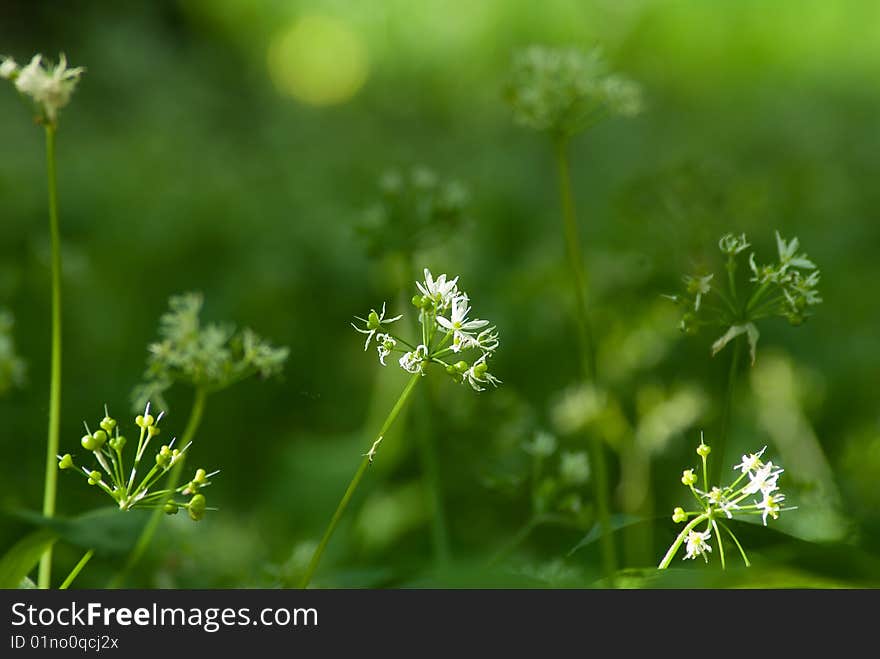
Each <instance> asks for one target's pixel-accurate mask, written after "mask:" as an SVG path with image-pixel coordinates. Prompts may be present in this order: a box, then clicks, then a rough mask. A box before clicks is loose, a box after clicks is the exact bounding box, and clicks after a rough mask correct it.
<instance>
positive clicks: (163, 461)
mask: <svg viewBox="0 0 880 659" xmlns="http://www.w3.org/2000/svg"><path fill="white" fill-rule="evenodd" d="M170 462H171V449H170V448H169V447H168V445H167V444H166V445H165V446H163V447H162V448H160V449H159V452H158V453H157V454H156V464H157V465H159V466H160V467H167V466H168V465H169V463H170Z"/></svg>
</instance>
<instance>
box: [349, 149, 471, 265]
mask: <svg viewBox="0 0 880 659" xmlns="http://www.w3.org/2000/svg"><path fill="white" fill-rule="evenodd" d="M469 197H470V193H469V192H468V189H467V188H466V187H465V185H464V184H463V183H461V182H460V181H457V180H454V179H453V180H444V179H442V178H441V177H440V176H439V175H438V174H436V173H435V172H434V171H433V170H431V169H429V168H427V167H424V166H416V167H413V168H411V169H409V170H405V171H401V170H399V169H393V170H389V171H387V172H385V173H384V174H383V175H382V176H381V178H380V179H379V198H378V200H377V201H376V202H375V203H374V204H373V205H372V206H370V208H369V209H367V211H366V213H365V214H364V216H363V218H362V219H361V220H360V221H359V223H358V224H357V226H356V227H355V230H356V231H357V232H358V233H359V234H360V235H361V236H362V237H363V239H364V240H365V242H366V246H367V250H368V251H369V253H370V254H371V255H374V256H378V255H383V254H389V253H398V254H400V253H402V254H412V253H413V252H414V251H416V250H418V249H421V248H423V247H428V246H432V245H436V244H438V241H440V240H441V239H442V238H444V237H446V236H449V235H453V234H454V233H455V232H456V231H458V229H459V227H460V226H461V225H462V223H463V222H464V221H465V217H466V213H467V207H468V204H469Z"/></svg>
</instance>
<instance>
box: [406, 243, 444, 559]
mask: <svg viewBox="0 0 880 659" xmlns="http://www.w3.org/2000/svg"><path fill="white" fill-rule="evenodd" d="M399 263H400V267H399V269H398V270H399V276H398V280H399V281H398V282H397V284H398V289H399V290H401V291H405V290H407V289H408V288H409V284H410V277H411V276H412V275H413V273H415V272H416V265H415V262H414V259H413V255H412V254H408V255H407V256H404V257H403V258H401V259H400V260H399ZM402 298H403V299H402V304H401V307H405V306H406V305H407V303H408V302H409V300H407V299H406V296H405V295H403V296H402ZM418 325H419V323H418V320H415V318H414V320H413V322H412V328H413V330H414V331H415V332H416V334H418V333H419V331H420V328H419V327H418ZM414 404H415V405H416V406H417V407H416V414H415V418H413V419H412V424H413V426H414V430H415V434H416V439H417V440H418V444H419V449H420V450H419V457H420V459H421V463H422V472H423V475H424V478H425V481H426V485H427V486H428V490H429V492H430V497H431V508H432V510H431V513H432V515H431V544H432V546H433V550H434V559H435V562H436V563H438V564H440V565H444V564H446V563H448V562H449V556H450V548H449V531H448V527H447V523H446V508H445V506H444V502H443V488H442V483H441V479H440V460H439V457H438V451H437V442H436V441H435V437H434V434H433V433H431V432H430V428H429V427H428V423H427V421H426V420H427V419H430V418H431V399H430V397H429V390H428V389H422V391H421V394H420V395H418V396H416V399H415V401H414Z"/></svg>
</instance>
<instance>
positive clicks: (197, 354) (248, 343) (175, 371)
mask: <svg viewBox="0 0 880 659" xmlns="http://www.w3.org/2000/svg"><path fill="white" fill-rule="evenodd" d="M202 304H203V297H202V295H201V294H199V293H186V294H184V295H175V296H173V297H171V298H170V299H169V301H168V307H169V310H168V311H167V312H166V313H164V314H163V315H162V316H161V317H160V319H159V338H160V340H159V341H157V342H155V343H152V344H150V346H149V353H150V354H149V356H148V357H147V370H146V372H145V373H144V382H143V383H141V384H140V385H139V386H138V387H137V388H136V389H135V391H134V394H133V399H134V405H135V408H136V409H141V408H143V407H144V406H145V405H146V404H147V403H148V402H150V401H153V402H154V403H156V404H158V405H159V406H160V407H163V408H167V403H166V402H165V398H164V395H163V394H164V393H165V391H166V390H168V389H169V388H170V387H171V386H172V385H174V384H175V383H178V382H180V383H183V384H186V385H189V386H190V387H193V388H196V389H203V390H204V391H206V392H214V391H219V390H221V389H225V388H226V387H228V386H230V385H232V384H234V383H235V382H239V381H241V380H244V379H245V378H248V377H250V376H252V375H259V376H260V377H263V378H268V377H271V376H273V375H277V374H279V373H281V370H282V369H283V367H284V362H285V361H286V360H287V356H288V354H289V352H290V350H289V349H288V348H286V347H283V348H276V347H274V346H272V344H270V343H269V342H268V341H265V340H264V339H262V338H260V337H259V336H258V335H257V334H256V333H255V332H254V331H253V330H251V329H248V328H245V329H244V330H240V331H239V330H236V329H235V328H234V327H233V326H232V325H228V324H227V325H222V324H217V323H210V324H207V325H204V326H203V325H202V323H201V319H200V314H201V311H202Z"/></svg>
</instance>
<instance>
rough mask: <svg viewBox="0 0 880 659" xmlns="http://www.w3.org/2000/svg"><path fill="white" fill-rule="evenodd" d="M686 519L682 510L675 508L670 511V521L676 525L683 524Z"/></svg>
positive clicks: (685, 514)
mask: <svg viewBox="0 0 880 659" xmlns="http://www.w3.org/2000/svg"><path fill="white" fill-rule="evenodd" d="M687 518H688V516H687V513H685V512H684V508H681V507H677V508H676V509H675V510H673V511H672V521H673V522H675V523H676V524H680V523H681V522H684V521H685V520H687Z"/></svg>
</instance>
